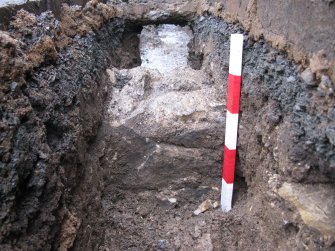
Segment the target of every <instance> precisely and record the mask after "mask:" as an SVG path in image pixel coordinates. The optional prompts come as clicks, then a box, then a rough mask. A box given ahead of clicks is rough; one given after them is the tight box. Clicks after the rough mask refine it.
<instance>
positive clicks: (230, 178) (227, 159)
mask: <svg viewBox="0 0 335 251" xmlns="http://www.w3.org/2000/svg"><path fill="white" fill-rule="evenodd" d="M235 162H236V150H229V149H228V147H226V146H225V147H224V160H223V170H222V177H223V179H224V180H225V181H226V183H227V184H230V183H234V173H235Z"/></svg>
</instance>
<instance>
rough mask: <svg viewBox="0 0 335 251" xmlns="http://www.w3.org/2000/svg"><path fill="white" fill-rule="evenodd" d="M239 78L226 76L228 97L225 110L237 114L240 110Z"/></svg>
mask: <svg viewBox="0 0 335 251" xmlns="http://www.w3.org/2000/svg"><path fill="white" fill-rule="evenodd" d="M240 93H241V76H235V75H232V74H229V76H228V97H227V110H228V111H230V112H231V113H238V112H239V108H240Z"/></svg>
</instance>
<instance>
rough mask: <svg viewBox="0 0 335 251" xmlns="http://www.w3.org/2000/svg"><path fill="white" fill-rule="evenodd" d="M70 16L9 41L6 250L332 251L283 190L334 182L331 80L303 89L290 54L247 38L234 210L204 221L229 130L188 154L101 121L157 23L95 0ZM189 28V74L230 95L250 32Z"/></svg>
mask: <svg viewBox="0 0 335 251" xmlns="http://www.w3.org/2000/svg"><path fill="white" fill-rule="evenodd" d="M62 14H63V16H62V22H59V21H58V20H56V19H55V18H54V17H53V15H52V14H51V13H50V12H47V13H43V14H41V15H39V16H35V15H32V14H28V13H27V12H24V11H21V12H20V13H19V14H18V15H17V17H16V19H14V20H13V22H12V24H11V25H10V26H9V29H8V30H7V31H0V48H1V52H0V77H1V82H0V98H1V102H0V142H1V144H0V159H1V162H0V201H1V208H0V249H1V250H56V249H59V250H68V249H71V248H72V250H270V249H275V250H292V249H297V250H304V249H308V250H333V249H334V238H333V237H332V236H330V237H329V236H327V237H326V235H325V234H324V233H323V232H322V231H321V230H320V229H319V230H318V229H315V228H313V227H311V226H309V225H308V224H307V223H306V222H305V221H303V219H302V218H301V215H300V214H299V213H298V211H297V208H296V207H295V206H294V205H292V204H291V203H289V202H288V201H286V200H285V199H283V198H282V197H280V196H279V195H278V194H277V192H276V191H277V188H279V187H281V185H282V184H283V182H294V183H296V184H299V185H302V186H304V185H307V184H309V185H311V184H313V185H317V184H328V185H329V186H333V185H334V179H335V169H334V168H335V155H334V153H335V149H334V144H335V133H334V132H335V129H334V128H335V125H334V123H335V112H334V106H335V103H334V97H333V91H334V86H333V83H332V82H331V81H330V79H329V78H327V77H326V75H324V76H323V78H322V79H319V80H318V82H317V80H316V79H312V80H311V81H306V79H304V78H302V77H301V74H300V73H299V71H301V69H300V68H299V66H296V65H294V64H293V63H292V62H290V61H289V60H288V58H287V56H286V54H285V53H284V52H280V51H277V50H275V49H273V48H271V46H270V45H269V44H268V43H267V42H265V41H264V40H262V39H260V41H258V42H255V41H253V40H251V39H250V38H247V36H246V37H245V43H244V59H243V65H244V68H243V87H242V91H241V119H240V131H239V145H238V149H239V150H238V165H237V182H236V186H235V192H234V194H235V197H234V205H233V210H232V211H231V212H229V213H227V214H223V213H222V212H221V211H220V209H218V208H209V209H208V210H207V211H206V212H204V213H202V214H200V215H198V216H196V215H194V214H193V211H194V210H196V209H197V207H198V206H199V205H200V204H201V203H202V202H203V201H206V200H208V199H211V200H212V201H218V200H219V196H220V195H219V191H218V189H220V182H221V163H222V147H223V137H222V136H223V135H221V134H222V132H220V131H218V132H217V133H218V134H220V133H221V134H220V135H215V136H216V138H217V139H219V140H221V143H220V144H219V145H218V146H213V147H204V148H196V147H186V146H185V145H183V143H182V142H178V141H175V140H174V141H173V142H172V141H171V139H172V138H173V136H174V135H171V136H170V138H167V139H166V141H159V142H158V141H157V139H155V138H146V137H143V136H142V135H139V134H137V133H135V132H134V131H132V130H130V129H129V128H126V127H122V126H121V127H120V128H118V129H115V128H112V127H111V126H110V124H109V120H108V119H109V118H108V116H107V113H106V109H107V103H108V102H109V101H110V100H111V99H112V97H110V96H109V93H110V89H111V88H112V84H113V83H112V82H111V80H110V78H109V76H108V74H107V72H106V69H108V68H111V67H120V68H131V67H134V66H137V65H139V64H140V59H139V51H138V39H137V34H138V33H139V32H140V30H141V25H142V24H143V22H145V23H148V20H145V21H143V20H141V19H140V20H137V21H136V22H134V20H132V22H129V21H127V20H122V19H118V18H114V14H115V9H113V8H110V7H108V6H107V5H104V4H98V3H97V1H91V2H89V3H88V4H87V5H86V7H85V8H84V9H83V10H81V9H80V8H77V7H68V6H65V7H64V9H63V12H62ZM190 16H191V15H189V13H188V14H187V18H190ZM169 18H170V19H171V20H172V21H173V20H174V17H173V16H171V17H169ZM180 18H181V16H178V20H177V22H180ZM182 21H183V22H189V25H191V27H192V29H193V32H194V40H193V41H192V42H191V43H190V45H189V47H190V57H191V58H192V59H193V60H192V62H193V67H194V68H195V69H200V68H201V69H202V70H203V71H204V72H205V74H206V75H207V76H209V77H210V83H213V84H216V85H222V88H225V86H226V79H227V77H228V76H227V72H228V54H229V35H230V34H231V33H234V32H241V33H243V32H244V31H243V30H242V29H241V28H240V27H238V25H233V24H227V23H225V22H224V21H222V20H221V19H219V18H214V17H211V16H206V17H202V18H198V17H197V18H194V19H193V20H189V19H186V18H185V20H182ZM118 81H122V79H120V78H119V79H118ZM186 137H187V136H186ZM188 137H190V138H186V139H185V138H184V139H183V140H184V141H186V142H187V141H188V142H190V141H192V135H191V134H190V135H188ZM173 139H174V138H173ZM184 141H183V142H184ZM157 145H158V146H159V148H160V149H161V150H160V151H155V149H156V148H157ZM146 156H150V159H149V161H146V162H145V165H146V168H145V171H143V172H140V173H139V172H138V170H137V169H136V168H135V167H136V166H138V165H140V164H142V163H143V160H144V159H145V158H146ZM329 191H330V189H329ZM169 199H170V200H171V199H176V202H174V201H173V200H171V201H169ZM329 201H330V203H332V198H329ZM329 218H330V219H333V217H332V215H329ZM330 223H331V224H332V222H330Z"/></svg>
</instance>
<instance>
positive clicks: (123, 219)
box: [76, 24, 246, 250]
mask: <svg viewBox="0 0 335 251" xmlns="http://www.w3.org/2000/svg"><path fill="white" fill-rule="evenodd" d="M191 39H193V35H192V31H191V29H190V28H189V27H188V26H184V27H181V26H176V25H169V24H164V25H159V26H156V25H149V26H144V27H143V30H142V32H141V34H140V43H139V45H140V46H139V48H140V54H141V58H142V64H141V66H138V67H135V68H132V69H116V68H110V69H107V73H108V75H109V78H110V84H111V89H110V95H109V97H108V102H107V103H106V104H107V106H106V110H105V118H104V122H103V125H102V128H101V129H100V132H99V134H98V135H99V136H98V139H97V140H96V144H95V145H94V148H92V151H98V152H102V154H101V156H100V157H99V163H100V165H101V167H102V170H103V173H104V174H103V177H104V186H103V191H102V196H101V207H102V208H101V210H99V213H98V214H97V215H95V213H94V212H90V213H89V214H88V218H89V221H90V223H91V224H93V226H92V225H91V224H88V223H85V224H84V227H83V228H82V236H80V237H78V238H77V243H76V245H77V246H76V247H77V248H78V249H82V248H84V247H86V246H91V245H93V246H95V245H98V244H97V243H99V244H100V245H101V246H100V248H101V247H105V248H108V247H113V248H114V250H145V249H157V250H158V249H161V250H172V249H175V248H179V249H182V250H189V249H193V248H198V249H199V250H203V248H205V246H206V249H210V248H211V247H212V246H213V244H212V239H211V238H212V237H211V232H216V233H219V232H220V229H219V224H217V223H214V224H213V222H212V221H215V220H218V219H219V218H220V215H222V212H221V211H220V210H219V209H218V207H219V199H220V194H219V190H220V184H221V165H222V145H223V135H224V133H223V129H224V128H223V124H224V121H225V118H224V117H225V110H224V107H225V101H224V98H223V97H224V95H223V93H224V92H225V90H224V89H223V88H222V86H221V85H220V83H215V82H214V81H213V80H212V79H211V78H210V77H209V76H208V75H207V74H206V73H205V72H203V71H202V70H200V69H199V70H195V69H192V68H191V67H190V66H188V62H187V61H188V58H189V55H188V54H189V53H188V47H187V45H188V44H190V41H191ZM189 64H191V63H189ZM191 65H192V64H191ZM245 193H246V184H245V183H244V179H242V178H239V177H237V183H236V186H235V200H242V199H243V197H244V198H245ZM235 200H234V201H235ZM202 203H205V204H206V203H207V204H208V205H206V206H205V207H204V209H203V210H204V211H209V212H207V213H206V214H203V215H199V216H194V215H193V212H194V211H195V210H196V209H197V208H198V207H199V206H200V204H202ZM236 203H238V202H236ZM101 220H103V221H104V222H108V223H107V224H106V225H104V226H101V225H100V221H101ZM88 226H89V227H88ZM195 229H196V230H195ZM194 231H196V232H194ZM94 232H95V233H97V234H96V235H97V236H92V233H94ZM101 236H103V238H101ZM213 236H215V234H214V233H213ZM87 240H89V242H90V243H88V242H86V241H87ZM203 245H205V246H203ZM95 248H98V247H97V246H95Z"/></svg>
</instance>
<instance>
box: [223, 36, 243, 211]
mask: <svg viewBox="0 0 335 251" xmlns="http://www.w3.org/2000/svg"><path fill="white" fill-rule="evenodd" d="M242 51H243V35H242V34H232V35H231V37H230V55H229V76H228V94H227V116H226V133H225V146H224V156H223V158H224V160H223V169H222V188H221V209H222V210H223V211H224V212H228V211H230V209H231V203H232V198H233V184H234V172H235V162H236V142H237V129H238V113H239V109H240V93H241V72H242Z"/></svg>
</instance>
